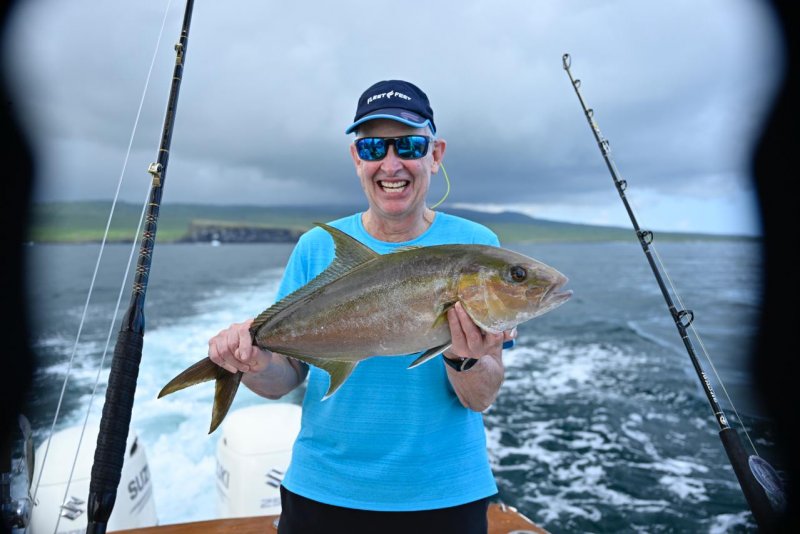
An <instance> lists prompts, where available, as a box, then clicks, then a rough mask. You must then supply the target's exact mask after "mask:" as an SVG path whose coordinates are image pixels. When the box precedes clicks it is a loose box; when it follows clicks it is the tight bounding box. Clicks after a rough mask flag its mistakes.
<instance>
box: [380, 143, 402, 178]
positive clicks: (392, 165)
mask: <svg viewBox="0 0 800 534" xmlns="http://www.w3.org/2000/svg"><path fill="white" fill-rule="evenodd" d="M402 168H403V162H402V160H401V159H400V158H399V157H397V152H395V149H394V145H390V146H389V149H388V150H387V151H386V156H385V157H384V158H383V161H381V169H382V170H383V172H385V173H387V174H388V175H390V176H391V175H392V174H394V173H395V172H397V171H399V170H400V169H402Z"/></svg>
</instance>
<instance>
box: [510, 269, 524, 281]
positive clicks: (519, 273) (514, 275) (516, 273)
mask: <svg viewBox="0 0 800 534" xmlns="http://www.w3.org/2000/svg"><path fill="white" fill-rule="evenodd" d="M509 274H511V279H512V280H513V281H515V282H524V281H525V279H526V278H528V271H527V269H525V267H522V266H520V265H512V266H511V269H510V270H509Z"/></svg>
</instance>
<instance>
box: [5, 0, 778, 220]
mask: <svg viewBox="0 0 800 534" xmlns="http://www.w3.org/2000/svg"><path fill="white" fill-rule="evenodd" d="M163 9H164V6H163V4H159V5H155V4H154V3H153V2H119V1H114V2H108V1H101V0H71V1H70V2H60V1H56V0H29V1H28V2H26V3H25V5H24V6H20V8H19V9H18V11H17V14H16V25H15V27H14V28H12V31H11V32H10V35H9V38H10V40H11V43H10V46H7V50H9V57H8V58H7V60H8V62H9V64H10V65H11V67H12V69H13V70H12V74H13V77H14V78H15V79H16V80H17V81H18V85H17V88H18V90H17V95H18V96H17V97H16V98H15V102H14V105H15V106H17V107H18V108H20V109H21V110H22V111H23V112H24V113H25V116H26V117H28V122H29V128H30V131H31V133H32V136H33V138H34V140H35V143H36V146H37V150H38V152H39V153H40V154H41V155H42V157H43V159H44V161H45V163H44V165H43V167H42V169H43V170H42V173H41V174H42V178H43V179H42V183H41V184H40V188H39V193H38V195H39V197H40V198H43V199H53V198H109V197H110V195H111V194H112V193H113V189H114V188H115V187H116V179H117V177H118V176H119V173H120V168H121V165H122V158H123V156H124V153H125V149H126V147H127V144H128V138H129V136H130V132H131V128H132V125H133V120H134V117H135V114H136V109H137V107H138V105H139V98H140V96H141V92H142V89H143V86H144V81H145V76H146V73H147V69H148V66H149V64H150V60H151V56H152V53H153V50H154V47H155V42H156V38H157V35H158V31H159V28H160V25H161V17H162V14H163ZM182 11H183V4H182V3H178V2H175V3H173V4H172V5H171V7H170V10H169V13H168V17H167V20H166V29H165V33H164V37H163V40H162V42H161V46H160V48H159V54H158V57H157V59H156V64H155V68H154V71H153V77H152V80H151V83H150V91H149V92H148V94H147V96H146V98H145V100H144V105H143V113H142V117H141V120H140V123H139V130H138V131H137V135H136V137H135V139H134V145H133V147H134V150H133V157H132V159H131V162H130V163H129V174H132V175H143V176H144V175H145V173H144V169H146V167H147V164H148V163H149V162H150V161H152V160H153V159H154V158H155V151H156V148H157V144H158V141H159V137H160V128H161V122H162V120H163V113H164V107H165V102H166V95H167V91H168V87H169V80H170V77H171V74H172V62H173V60H174V53H173V52H172V50H171V48H172V44H173V43H174V42H175V41H176V40H177V36H178V31H179V27H180V22H181V18H182ZM770 17H771V13H770V12H769V11H768V10H766V8H765V6H764V5H763V4H761V3H760V2H757V1H754V0H753V1H747V0H736V1H730V0H726V1H722V0H717V1H710V2H702V3H697V2H692V1H688V0H687V1H683V0H680V1H679V0H672V1H668V2H658V3H650V2H647V3H645V2H637V1H635V0H625V1H623V0H619V1H611V2H603V3H597V2H591V1H580V2H545V1H536V2H531V1H528V2H525V1H514V2H512V1H506V2H479V1H464V2H455V1H446V2H423V1H408V2H405V3H403V5H402V7H399V6H396V5H393V4H385V3H378V4H371V3H365V2H354V1H345V2H326V3H315V4H313V5H309V4H304V3H289V2H284V3H278V4H275V3H263V2H254V1H252V0H248V1H245V0H234V1H228V2H212V1H208V0H199V1H198V2H196V5H195V12H194V19H193V25H192V30H191V34H190V40H189V49H188V53H187V64H186V69H185V77H184V83H183V86H182V90H181V96H180V102H179V106H178V117H177V125H176V128H175V134H174V140H173V146H172V156H171V158H172V159H171V162H170V169H169V180H170V184H169V186H168V191H167V192H165V196H166V195H168V196H169V198H170V199H171V200H172V201H197V202H226V203H233V202H236V203H238V202H249V203H263V204H274V203H295V204H303V203H315V202H340V203H345V202H349V203H352V200H353V199H356V200H357V201H359V200H360V196H359V195H360V193H359V188H358V184H357V180H356V178H355V176H354V173H353V169H352V163H351V162H350V159H349V155H348V153H347V145H348V143H349V139H348V138H347V136H345V135H344V134H343V131H344V128H345V127H346V126H347V125H348V123H349V121H350V120H351V118H352V115H353V113H354V110H355V102H356V99H357V97H358V95H359V94H360V93H361V92H362V91H363V90H364V89H365V88H366V87H367V86H368V85H370V84H371V83H373V82H374V81H376V80H379V79H388V78H405V79H409V80H411V81H414V82H415V83H417V84H418V85H420V86H421V87H422V88H423V89H424V90H425V91H426V92H427V93H428V95H429V96H430V98H431V101H432V103H433V106H434V109H435V112H436V119H437V125H438V126H439V130H440V133H441V135H442V136H443V137H445V138H446V139H447V140H448V142H449V146H448V154H447V157H446V159H445V162H446V164H447V169H448V171H449V173H450V175H451V177H452V179H453V181H454V184H453V187H454V189H453V192H452V193H451V197H450V199H451V200H452V201H458V202H473V203H474V202H490V203H494V204H502V203H526V202H528V203H538V204H541V203H548V202H553V203H562V204H564V203H569V202H570V201H571V200H572V199H577V198H580V199H582V200H581V202H585V203H586V204H590V203H591V198H592V195H599V196H598V197H597V199H598V200H599V199H604V200H602V202H605V201H606V200H605V199H607V198H608V196H607V193H608V189H609V187H610V182H609V179H608V176H607V174H606V171H605V168H604V165H603V162H602V159H601V157H600V154H599V152H598V150H597V147H596V145H595V143H594V140H593V138H592V136H591V132H590V130H589V128H588V126H587V124H586V121H585V119H584V118H583V115H582V112H581V110H580V107H579V104H578V101H577V98H576V97H575V95H574V93H573V91H572V87H571V85H570V84H569V81H568V79H567V77H566V75H565V73H564V71H563V69H562V68H561V54H562V53H564V52H569V53H571V54H572V57H573V72H574V74H575V75H576V76H577V77H578V78H581V79H582V82H583V84H582V88H581V89H582V91H583V94H584V97H585V98H586V99H587V101H588V102H589V105H590V106H592V107H594V109H595V110H596V115H595V117H596V118H597V120H598V122H599V124H600V127H601V129H602V131H603V132H604V134H605V135H606V136H607V137H608V138H609V139H610V140H611V142H612V148H613V149H614V157H615V160H616V162H617V164H618V166H619V168H620V169H621V170H622V172H623V174H625V176H626V177H628V179H629V180H630V181H631V182H634V181H635V182H636V183H637V184H638V185H640V186H642V187H644V188H647V189H648V190H650V191H652V192H654V193H659V192H663V193H665V194H666V193H668V194H676V193H680V194H685V195H689V196H693V197H697V198H702V197H703V196H706V197H709V196H713V195H714V192H715V191H716V192H718V193H719V194H723V193H724V192H725V191H741V190H746V189H747V188H749V182H748V180H749V176H748V174H747V173H748V170H749V169H748V161H749V157H750V151H751V150H752V143H753V139H754V136H755V135H756V134H757V132H758V127H759V125H760V121H761V120H762V118H763V116H764V112H765V109H766V105H767V103H768V101H769V98H770V96H771V94H772V92H773V91H774V88H775V84H776V82H777V80H778V77H779V75H780V67H781V61H782V56H781V49H780V43H779V42H778V41H777V40H776V33H775V31H776V30H775V25H774V21H772V20H771V18H770ZM129 180H131V181H132V182H133V185H130V186H128V185H126V188H125V189H124V195H125V196H126V197H129V198H128V199H129V200H136V201H139V200H140V198H141V197H140V194H139V189H140V184H141V182H142V181H144V179H142V180H139V179H138V178H137V177H134V176H131V178H129ZM440 186H441V184H435V185H434V189H435V190H434V191H433V192H432V194H431V195H432V197H431V198H432V200H435V199H434V198H433V197H434V196H435V197H436V199H438V196H439V195H440V194H441V191H442V190H443V187H440ZM437 187H439V189H436V188H437Z"/></svg>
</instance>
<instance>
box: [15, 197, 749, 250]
mask: <svg viewBox="0 0 800 534" xmlns="http://www.w3.org/2000/svg"><path fill="white" fill-rule="evenodd" d="M110 208H111V204H110V202H101V201H97V202H57V203H42V204H35V205H34V206H33V210H32V211H33V218H32V221H31V225H30V229H29V240H30V241H33V242H38V243H42V242H47V243H77V242H91V241H100V240H101V239H102V237H103V232H104V230H105V227H106V224H107V221H108V216H109V210H110ZM358 209H363V208H356V207H347V206H219V205H200V204H169V203H164V204H163V205H162V206H161V211H160V214H159V220H158V234H157V239H158V241H159V242H162V243H163V242H175V241H180V240H182V239H184V238H186V236H187V232H188V229H189V226H190V224H191V223H192V222H195V223H197V222H199V221H202V222H203V223H216V224H219V225H239V226H252V227H259V228H264V227H270V228H276V229H289V230H293V231H294V230H301V231H302V230H306V229H308V228H310V227H311V226H312V224H313V223H314V222H315V221H323V222H324V221H329V220H332V219H335V218H338V217H341V216H344V215H347V214H349V213H353V212H354V211H356V210H358ZM442 211H446V212H448V213H451V214H453V215H459V216H462V217H466V218H469V219H471V220H474V221H477V222H480V223H482V224H484V225H486V226H488V227H489V228H491V229H492V230H493V231H494V232H495V233H497V235H498V236H499V237H500V240H501V241H503V242H509V243H510V242H517V243H519V242H591V241H621V240H633V239H635V237H634V236H633V231H632V229H630V228H617V227H611V226H592V225H585V224H573V223H564V222H556V221H548V220H543V219H534V218H531V217H528V216H527V215H523V214H519V213H511V212H504V213H484V212H478V211H470V210H464V209H447V208H444V209H443V210H442ZM140 214H141V207H140V206H135V205H133V204H128V203H118V204H117V207H116V209H115V212H114V217H113V219H112V223H111V226H110V228H109V240H110V241H131V240H132V239H133V237H134V236H135V234H136V226H137V224H138V220H139V217H140ZM657 238H658V239H659V240H698V239H703V240H709V239H710V240H729V239H754V238H742V237H737V236H719V235H710V234H690V233H676V232H663V233H661V232H657Z"/></svg>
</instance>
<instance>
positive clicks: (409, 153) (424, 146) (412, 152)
mask: <svg viewBox="0 0 800 534" xmlns="http://www.w3.org/2000/svg"><path fill="white" fill-rule="evenodd" d="M394 148H395V150H397V157H399V158H401V159H419V158H421V157H422V156H424V155H425V154H426V153H427V152H428V138H427V137H425V136H424V135H406V136H404V137H398V138H397V140H396V141H395V143H394Z"/></svg>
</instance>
